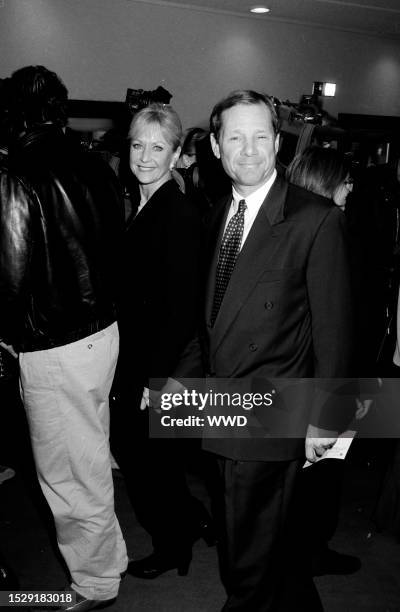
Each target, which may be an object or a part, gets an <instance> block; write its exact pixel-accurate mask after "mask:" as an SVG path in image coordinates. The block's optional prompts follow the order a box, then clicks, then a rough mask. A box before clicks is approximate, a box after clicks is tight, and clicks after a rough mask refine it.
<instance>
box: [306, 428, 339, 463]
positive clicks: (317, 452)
mask: <svg viewBox="0 0 400 612" xmlns="http://www.w3.org/2000/svg"><path fill="white" fill-rule="evenodd" d="M336 440H337V433H336V432H333V431H328V430H325V429H320V428H319V427H315V425H309V426H308V429H307V435H306V449H305V450H306V457H307V459H308V461H310V462H311V463H315V461H316V460H317V459H318V458H319V457H322V456H323V455H324V454H325V453H326V451H327V450H328V449H329V448H332V446H333V445H334V444H335V442H336Z"/></svg>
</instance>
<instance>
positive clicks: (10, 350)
mask: <svg viewBox="0 0 400 612" xmlns="http://www.w3.org/2000/svg"><path fill="white" fill-rule="evenodd" d="M0 346H1V348H3V349H4V350H5V351H7V353H10V355H12V356H13V357H14V358H15V359H18V353H16V352H15V350H14V347H13V346H12V344H6V343H5V342H0Z"/></svg>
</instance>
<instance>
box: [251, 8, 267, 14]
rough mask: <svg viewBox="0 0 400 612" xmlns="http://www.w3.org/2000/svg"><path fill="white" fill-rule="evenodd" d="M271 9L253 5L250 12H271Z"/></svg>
mask: <svg viewBox="0 0 400 612" xmlns="http://www.w3.org/2000/svg"><path fill="white" fill-rule="evenodd" d="M269 11H270V9H269V8H267V7H266V6H253V7H252V8H251V9H250V13H257V14H259V15H260V14H261V13H269Z"/></svg>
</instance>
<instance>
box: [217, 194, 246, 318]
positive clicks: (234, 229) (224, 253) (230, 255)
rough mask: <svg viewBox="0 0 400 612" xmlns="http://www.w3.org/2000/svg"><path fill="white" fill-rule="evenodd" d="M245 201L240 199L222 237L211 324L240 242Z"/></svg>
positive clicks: (220, 301) (219, 304) (227, 281)
mask: <svg viewBox="0 0 400 612" xmlns="http://www.w3.org/2000/svg"><path fill="white" fill-rule="evenodd" d="M245 210H246V201H245V200H240V202H239V208H238V211H237V213H236V214H235V215H233V217H232V218H231V219H230V221H229V223H228V225H227V228H226V230H225V233H224V235H223V238H222V242H221V248H220V250H219V256H218V264H217V273H216V277H215V289H214V301H213V306H212V311H211V326H213V325H214V323H215V319H216V318H217V315H218V312H219V309H220V306H221V304H222V300H223V299H224V295H225V291H226V288H227V286H228V284H229V280H230V278H231V274H232V272H233V268H234V267H235V263H236V259H237V256H238V255H239V251H240V247H241V244H242V237H243V229H244V211H245Z"/></svg>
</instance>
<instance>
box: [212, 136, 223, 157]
mask: <svg viewBox="0 0 400 612" xmlns="http://www.w3.org/2000/svg"><path fill="white" fill-rule="evenodd" d="M210 142H211V148H212V150H213V153H214V155H215V157H217V158H218V159H221V153H220V151H219V144H218V142H217V139H216V138H215V135H214V134H212V133H211V134H210Z"/></svg>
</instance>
